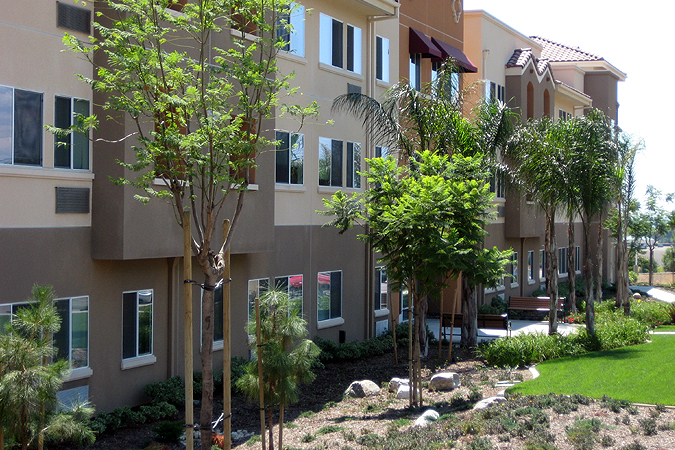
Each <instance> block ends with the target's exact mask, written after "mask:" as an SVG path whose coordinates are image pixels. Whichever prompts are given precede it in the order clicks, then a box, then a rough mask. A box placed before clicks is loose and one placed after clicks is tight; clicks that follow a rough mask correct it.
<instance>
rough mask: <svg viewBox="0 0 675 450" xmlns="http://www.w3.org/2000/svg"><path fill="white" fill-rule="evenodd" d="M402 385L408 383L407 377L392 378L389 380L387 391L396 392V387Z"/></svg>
mask: <svg viewBox="0 0 675 450" xmlns="http://www.w3.org/2000/svg"><path fill="white" fill-rule="evenodd" d="M402 385H406V386H408V385H410V381H409V380H408V379H407V378H396V377H394V378H392V379H391V381H389V392H398V388H399V387H400V386H402Z"/></svg>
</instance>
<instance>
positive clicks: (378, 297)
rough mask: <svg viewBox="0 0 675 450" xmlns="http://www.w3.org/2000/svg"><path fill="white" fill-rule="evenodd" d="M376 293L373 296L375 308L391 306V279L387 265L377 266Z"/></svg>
mask: <svg viewBox="0 0 675 450" xmlns="http://www.w3.org/2000/svg"><path fill="white" fill-rule="evenodd" d="M374 284H375V293H374V296H373V301H374V308H375V310H378V309H387V308H389V297H388V296H389V280H388V278H387V269H386V268H385V267H376V268H375V283H374Z"/></svg>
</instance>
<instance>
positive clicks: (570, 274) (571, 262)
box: [567, 218, 577, 314]
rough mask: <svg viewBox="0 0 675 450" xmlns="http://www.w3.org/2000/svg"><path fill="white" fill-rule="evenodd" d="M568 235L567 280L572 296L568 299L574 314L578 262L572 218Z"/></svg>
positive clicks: (575, 310) (568, 226)
mask: <svg viewBox="0 0 675 450" xmlns="http://www.w3.org/2000/svg"><path fill="white" fill-rule="evenodd" d="M567 235H568V237H569V245H568V247H567V279H568V280H569V283H570V295H569V296H568V297H567V304H568V305H569V311H570V312H571V313H573V314H576V312H577V272H576V270H574V267H575V262H576V257H577V255H576V252H575V251H574V250H575V245H574V244H575V241H574V221H573V220H572V218H570V221H569V224H568V225H567Z"/></svg>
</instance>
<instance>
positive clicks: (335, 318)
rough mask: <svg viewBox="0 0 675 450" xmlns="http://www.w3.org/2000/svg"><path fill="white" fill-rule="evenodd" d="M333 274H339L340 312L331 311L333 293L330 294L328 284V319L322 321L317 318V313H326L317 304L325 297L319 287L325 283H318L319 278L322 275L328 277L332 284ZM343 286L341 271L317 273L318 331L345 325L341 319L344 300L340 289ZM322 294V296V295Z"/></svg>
mask: <svg viewBox="0 0 675 450" xmlns="http://www.w3.org/2000/svg"><path fill="white" fill-rule="evenodd" d="M334 273H339V274H340V287H339V288H340V311H332V304H331V303H332V302H331V301H332V299H331V297H330V296H331V295H332V294H333V292H332V286H330V283H329V286H330V288H331V291H329V294H328V317H326V318H323V319H322V318H321V317H320V316H319V312H320V311H326V310H325V309H321V308H320V306H319V302H321V301H322V298H323V297H324V296H325V291H324V290H322V289H321V285H322V284H325V283H321V282H320V281H319V277H320V276H321V275H324V276H326V275H328V277H330V278H329V279H330V282H332V276H333V274H334ZM343 285H344V273H343V272H342V270H331V271H321V272H318V273H317V289H316V302H317V308H316V320H317V328H318V329H323V328H330V327H335V326H339V325H342V324H343V323H345V321H344V319H343V317H342V300H343V298H344V296H343V289H342V287H343ZM322 293H323V294H324V295H322Z"/></svg>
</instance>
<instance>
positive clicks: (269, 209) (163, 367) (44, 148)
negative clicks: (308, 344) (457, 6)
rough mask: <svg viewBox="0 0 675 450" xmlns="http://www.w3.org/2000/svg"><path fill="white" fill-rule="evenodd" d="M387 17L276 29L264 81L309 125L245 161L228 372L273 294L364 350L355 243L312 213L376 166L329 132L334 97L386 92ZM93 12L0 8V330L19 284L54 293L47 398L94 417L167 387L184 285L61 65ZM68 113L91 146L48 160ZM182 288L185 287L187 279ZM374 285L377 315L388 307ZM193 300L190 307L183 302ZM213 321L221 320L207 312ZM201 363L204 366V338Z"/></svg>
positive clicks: (165, 240)
mask: <svg viewBox="0 0 675 450" xmlns="http://www.w3.org/2000/svg"><path fill="white" fill-rule="evenodd" d="M399 6H400V5H399V4H398V3H397V2H395V1H393V0H345V1H341V2H339V4H338V3H337V2H329V1H320V0H308V1H306V2H303V3H302V5H298V8H297V9H296V11H295V13H294V14H293V16H292V17H291V18H290V20H291V22H292V23H293V24H294V26H295V31H294V32H293V33H292V34H291V35H290V36H289V37H288V44H287V46H286V47H285V49H284V51H282V52H281V54H280V55H279V66H280V69H281V71H282V72H283V73H291V72H294V73H295V79H294V81H292V84H293V85H295V86H299V87H300V89H301V92H302V93H303V95H302V96H301V97H298V98H297V99H296V100H294V101H297V102H298V103H299V104H305V103H309V102H311V101H313V100H316V101H317V102H318V103H319V106H320V114H321V116H320V118H319V119H318V120H317V121H315V122H313V123H308V124H305V126H303V127H302V128H299V126H298V123H297V122H294V121H293V120H291V119H285V118H284V119H277V120H273V121H270V123H269V124H266V126H265V129H266V131H265V132H266V133H267V134H268V137H270V138H272V139H277V140H279V142H280V144H279V148H278V149H276V150H278V151H273V150H275V149H269V150H270V151H266V152H263V153H262V154H261V155H260V157H259V158H258V159H257V166H258V167H257V168H256V175H255V180H253V181H252V184H251V186H250V188H251V189H250V190H251V192H250V193H248V194H247V198H246V201H245V204H244V209H243V214H242V217H241V219H240V222H239V224H238V229H237V230H236V237H235V239H234V242H233V244H232V268H231V270H232V274H231V275H232V283H231V299H232V300H231V301H232V317H231V329H232V353H233V355H237V356H248V355H249V348H248V344H247V333H246V331H245V328H244V327H245V324H246V322H247V320H248V318H249V304H250V300H252V299H253V298H255V295H256V293H259V292H260V291H263V290H264V289H266V288H267V287H268V286H271V285H275V286H282V287H284V288H287V289H288V290H289V292H290V293H291V295H292V297H293V299H294V300H295V301H296V302H298V303H299V305H301V308H302V313H303V315H304V317H305V319H306V320H307V322H308V327H309V332H310V334H311V335H312V336H315V335H319V336H322V337H324V338H327V339H333V340H335V341H351V340H360V339H363V338H365V337H368V336H370V335H372V334H373V333H374V327H375V322H374V319H375V311H374V308H373V307H372V305H373V296H374V293H373V279H374V277H375V276H376V275H379V276H380V278H382V274H376V273H375V268H374V265H373V259H372V255H371V254H370V253H369V250H368V248H367V246H366V245H365V244H364V243H362V242H361V241H359V240H357V239H356V234H357V233H358V232H359V230H358V229H357V230H354V231H352V232H350V233H346V234H345V235H339V234H338V233H337V231H336V230H335V229H331V228H322V227H321V225H322V224H323V223H324V222H325V218H322V217H321V216H319V215H317V214H316V212H315V211H316V210H318V209H322V208H323V204H322V199H323V198H326V197H328V196H330V195H331V194H332V193H334V192H336V191H337V190H338V189H342V190H346V191H347V192H358V191H359V190H362V189H363V188H364V181H363V180H362V179H361V177H360V176H359V175H358V174H357V171H359V170H361V169H362V168H364V167H365V166H364V164H365V158H367V157H370V156H372V155H374V154H375V148H374V146H373V143H372V142H369V141H368V140H367V139H366V136H365V133H364V131H363V130H362V128H361V125H360V123H359V122H358V121H356V120H354V119H352V118H350V117H347V116H335V117H334V116H333V115H332V114H331V111H330V109H331V104H332V99H333V98H334V97H336V96H337V95H339V94H343V93H347V92H363V93H367V94H369V95H373V96H377V95H379V94H380V93H381V92H382V91H383V90H384V89H386V88H387V87H388V86H390V85H392V84H394V83H396V82H397V80H398V70H399V69H398V60H397V59H396V58H395V57H390V50H392V51H393V53H392V54H393V55H395V54H396V52H395V50H396V48H397V47H398V45H399V43H398V14H397V11H398V8H399ZM93 8H98V4H94V3H92V2H87V6H82V5H73V4H71V3H67V2H58V1H54V2H47V3H45V2H42V1H40V2H38V1H37V0H29V2H28V3H27V4H26V3H22V4H21V5H20V6H19V5H18V4H17V6H16V7H10V8H7V10H6V14H5V15H4V16H3V21H2V22H1V23H0V36H2V37H3V39H2V44H0V48H1V49H2V52H3V55H4V60H5V61H6V62H7V63H6V64H5V65H3V69H2V71H0V105H1V106H0V111H2V115H1V116H0V121H1V122H0V133H1V134H2V136H1V137H0V187H1V188H2V190H3V192H5V193H6V194H8V195H5V196H4V200H3V201H1V202H0V211H2V212H1V213H0V268H1V269H2V270H0V285H2V286H3V294H2V296H0V322H2V323H6V322H7V321H9V320H11V319H10V318H11V313H12V312H13V311H15V310H16V308H17V307H19V306H20V305H21V304H22V303H25V301H26V299H27V298H28V297H29V296H30V291H31V287H32V285H33V284H34V283H38V284H42V285H53V286H54V288H55V291H56V293H57V295H58V297H59V298H58V300H57V307H58V310H59V313H60V314H61V317H62V320H63V326H62V331H61V332H60V334H59V336H58V337H57V342H56V344H57V347H58V348H59V356H60V357H64V358H67V359H69V360H70V361H71V367H72V369H73V370H72V372H71V375H70V378H69V379H68V381H67V382H66V384H65V385H64V389H63V391H62V392H61V395H60V397H61V398H62V400H64V401H66V402H67V401H68V400H69V399H73V398H78V397H79V398H89V399H90V400H91V401H92V402H93V403H94V404H95V405H96V407H97V408H98V409H99V410H111V409H113V408H115V407H119V406H122V405H133V404H138V403H141V402H143V401H144V398H143V395H142V388H143V386H144V385H146V384H147V383H150V382H153V381H158V380H163V379H166V378H167V377H170V376H173V375H178V374H182V373H183V346H182V345H183V344H182V343H183V327H182V318H183V310H182V291H183V280H184V279H185V276H184V275H183V273H182V232H181V229H180V228H179V227H178V225H177V224H176V221H175V218H174V216H173V212H172V210H171V207H170V206H169V205H167V204H164V203H162V202H159V201H157V202H155V201H151V202H150V203H148V204H142V203H140V202H138V201H137V200H136V199H135V198H134V195H135V194H138V192H137V191H136V190H135V189H134V188H133V187H130V186H116V185H114V184H113V183H112V182H111V181H110V180H111V179H119V178H121V177H127V178H133V173H131V172H129V171H128V170H127V169H125V168H124V167H122V166H121V165H120V164H119V162H118V161H123V162H127V163H130V162H133V161H134V152H133V151H132V149H131V144H132V143H131V142H129V141H128V140H127V141H121V140H120V138H122V137H124V136H127V135H129V134H130V132H131V131H133V124H132V122H131V121H130V120H128V119H127V118H125V117H123V116H118V117H115V118H114V120H105V119H104V118H105V117H106V116H107V115H108V114H109V113H108V112H106V111H103V110H102V109H101V108H100V106H98V105H100V104H101V103H102V97H101V95H100V94H98V93H92V91H91V89H90V88H89V86H87V85H86V84H84V83H82V82H80V81H79V80H78V78H77V77H76V76H75V75H74V74H75V73H79V74H82V75H84V76H86V77H92V76H93V72H92V67H91V66H90V65H89V64H88V63H87V62H85V61H82V60H81V59H78V58H77V57H75V56H74V55H72V54H70V53H68V52H63V51H62V50H64V47H63V44H62V42H61V39H62V37H63V35H64V33H65V32H67V33H70V34H74V35H76V36H77V37H79V38H81V39H82V40H86V39H87V36H88V35H89V34H91V33H92V28H91V21H92V18H93V17H94V16H93V14H94V13H95V11H94V9H93ZM35 11H40V12H41V14H39V15H37V16H36V15H35V14H34V12H35ZM102 20H103V19H102ZM229 39H231V38H230V34H229V33H223V34H222V35H219V36H217V37H214V45H216V46H220V47H227V46H228V45H231V44H230V43H229V42H230V41H229ZM251 39H255V37H254V36H252V37H251ZM218 40H219V41H218ZM19 42H21V45H17V43H19ZM38 62H39V65H38ZM44 68H48V69H47V70H46V71H45V70H44ZM74 113H79V114H83V115H89V114H97V115H98V117H99V118H101V119H102V121H101V125H100V127H99V129H98V130H96V132H95V133H94V134H93V136H91V137H93V138H94V139H95V140H94V144H91V143H90V142H89V140H87V139H85V138H83V137H81V136H74V137H73V138H72V142H70V141H69V142H68V143H67V144H69V145H68V146H57V145H56V142H55V138H54V136H53V135H51V134H50V133H48V132H47V131H45V129H44V127H43V125H45V124H55V125H57V126H62V127H64V126H68V125H70V123H71V122H70V121H72V120H73V114H74ZM331 119H332V120H333V122H332V123H328V121H329V120H331ZM157 187H158V188H161V185H160V184H159V182H158V186H157ZM223 218H224V217H223ZM195 267H196V264H195ZM193 278H196V279H197V280H199V279H200V276H199V271H198V269H195V272H194V273H193ZM384 281H385V284H384V286H385V296H384V297H381V296H379V295H378V299H379V300H381V301H382V303H381V305H382V306H383V307H382V308H380V307H379V305H380V303H378V309H379V310H381V311H380V314H382V311H386V306H387V304H386V278H384ZM378 286H382V284H381V283H380V284H378ZM194 296H195V298H196V299H198V298H200V297H199V296H200V291H199V288H197V287H195V289H194ZM198 304H199V302H195V307H194V311H193V317H194V324H193V328H194V334H195V335H194V342H195V355H197V356H196V358H195V361H194V367H195V370H200V369H199V357H198V355H199V342H200V337H199V333H200V319H201V313H200V308H199V306H198ZM221 305H222V304H221ZM216 314H217V315H220V316H221V317H222V306H221V307H219V306H218V305H216ZM216 321H217V322H218V318H216ZM214 348H215V349H216V352H215V354H214V360H215V364H219V363H220V360H222V351H221V350H222V330H219V329H218V328H217V329H216V343H215V345H214Z"/></svg>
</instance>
